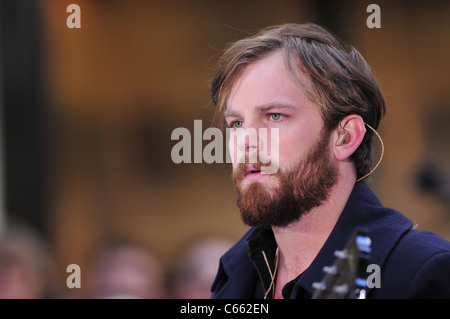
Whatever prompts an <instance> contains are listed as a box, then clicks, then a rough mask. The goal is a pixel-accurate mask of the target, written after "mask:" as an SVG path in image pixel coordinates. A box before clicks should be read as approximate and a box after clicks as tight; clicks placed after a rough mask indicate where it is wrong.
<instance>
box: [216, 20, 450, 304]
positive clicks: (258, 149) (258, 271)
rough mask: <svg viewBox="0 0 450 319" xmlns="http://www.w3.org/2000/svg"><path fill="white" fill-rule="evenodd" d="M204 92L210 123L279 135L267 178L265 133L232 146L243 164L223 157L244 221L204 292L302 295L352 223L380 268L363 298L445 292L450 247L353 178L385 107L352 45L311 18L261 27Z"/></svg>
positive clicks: (366, 166)
mask: <svg viewBox="0 0 450 319" xmlns="http://www.w3.org/2000/svg"><path fill="white" fill-rule="evenodd" d="M211 92H212V98H213V102H214V103H215V105H216V107H217V110H216V121H217V123H218V124H219V125H221V124H225V125H227V126H228V127H229V128H230V130H232V131H233V132H234V131H236V132H239V131H245V130H247V129H251V128H253V129H260V128H264V129H267V130H268V131H269V132H271V131H272V129H274V128H276V129H278V134H279V140H278V141H277V142H278V144H277V152H276V153H277V155H278V156H277V157H278V158H276V157H274V156H272V157H271V158H270V161H278V163H277V167H278V171H277V172H275V173H273V174H264V171H263V168H264V167H265V166H267V165H269V164H267V163H268V162H267V160H265V161H263V160H262V155H261V154H262V150H263V149H270V148H271V147H272V145H271V144H272V143H273V142H271V139H269V138H268V137H267V134H266V135H264V136H263V134H259V135H258V136H257V139H253V140H252V139H250V138H248V137H247V138H244V139H240V141H238V142H237V146H236V147H237V148H238V149H239V150H240V151H241V152H242V153H243V154H244V156H245V159H246V160H245V161H239V160H236V159H234V160H233V181H234V184H235V189H236V195H237V203H238V206H239V208H240V212H241V216H242V219H243V221H244V223H246V224H247V225H249V226H252V227H251V228H250V230H249V231H248V232H247V233H246V234H245V235H244V236H243V237H242V238H241V239H240V240H239V241H238V242H237V243H236V244H235V245H234V246H233V247H232V248H231V249H230V250H229V251H228V252H227V253H225V254H224V255H223V256H222V258H221V259H220V265H219V270H218V273H217V275H216V279H215V281H214V283H213V285H212V288H211V291H212V298H310V297H311V296H312V294H313V292H314V288H313V283H314V282H319V281H320V280H321V278H322V277H323V272H322V268H323V267H324V266H327V265H331V264H333V261H334V259H335V257H334V255H333V252H334V251H335V250H337V249H342V248H343V247H344V246H345V244H346V242H347V241H348V239H349V238H350V237H351V235H352V233H353V231H354V230H355V229H356V228H357V227H359V228H363V229H365V230H366V231H367V232H368V234H369V236H370V238H371V240H372V245H371V252H370V257H371V259H370V263H372V264H375V265H378V266H379V267H380V269H381V274H380V281H381V282H380V283H379V284H378V285H377V286H376V287H374V288H372V289H370V290H369V291H368V292H367V297H369V298H435V297H438V298H439V297H440V298H450V243H448V242H447V241H445V240H443V239H441V238H440V237H438V236H437V235H435V234H432V233H430V232H425V231H418V230H413V224H412V222H411V221H410V220H409V219H407V218H406V217H404V216H403V215H401V214H400V213H399V212H397V211H395V210H392V209H389V208H385V207H383V206H382V205H381V203H380V202H379V201H378V199H377V198H376V196H375V195H374V194H373V193H372V192H371V190H370V189H369V188H368V186H367V185H366V184H365V182H364V181H363V179H364V178H365V177H366V176H367V175H368V174H370V173H371V167H372V137H373V135H374V132H375V130H376V129H377V127H378V124H379V121H380V119H381V117H382V116H383V114H384V112H385V103H384V100H383V97H382V94H381V92H380V89H379V87H378V84H377V82H376V80H375V78H374V77H373V75H372V73H371V70H370V67H369V65H368V64H367V63H366V61H365V60H364V59H363V57H362V56H361V55H360V53H359V52H358V51H357V50H356V49H355V48H353V47H350V46H347V45H345V44H344V43H342V42H341V41H340V40H338V39H337V38H336V37H335V36H334V35H332V34H331V33H330V32H328V31H326V30H325V29H324V28H322V27H320V26H317V25H314V24H305V25H296V24H286V25H281V26H276V27H271V28H267V29H265V30H262V31H261V32H259V33H258V34H256V35H255V36H252V37H250V38H247V39H243V40H240V41H237V42H235V43H233V44H231V45H230V46H229V47H228V49H227V50H226V51H225V52H224V54H223V56H222V57H221V59H220V61H219V67H218V72H217V74H216V76H215V77H214V79H213V81H212V87H211ZM236 134H240V133H236ZM268 134H269V135H270V133H268ZM238 140H239V139H238ZM273 149H275V148H273ZM266 153H267V152H266ZM273 153H275V152H273ZM252 157H253V158H257V161H255V162H251V161H249V159H250V158H252Z"/></svg>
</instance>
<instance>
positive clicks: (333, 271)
mask: <svg viewBox="0 0 450 319" xmlns="http://www.w3.org/2000/svg"><path fill="white" fill-rule="evenodd" d="M322 270H323V272H324V273H326V274H329V275H336V274H337V268H336V267H335V266H324V267H323V268H322Z"/></svg>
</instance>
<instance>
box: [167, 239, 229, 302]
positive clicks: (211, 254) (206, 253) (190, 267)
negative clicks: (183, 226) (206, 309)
mask: <svg viewBox="0 0 450 319" xmlns="http://www.w3.org/2000/svg"><path fill="white" fill-rule="evenodd" d="M231 245H232V242H231V241H229V240H227V239H225V238H219V237H217V238H216V237H211V238H205V239H202V240H197V241H195V242H193V243H190V244H189V245H188V246H187V247H185V248H184V249H183V251H182V253H181V254H180V255H179V257H178V259H177V260H176V262H175V267H174V269H173V272H174V274H173V275H172V278H171V289H170V290H171V297H173V298H175V299H208V298H209V297H210V296H211V291H210V288H211V284H212V282H213V280H214V277H215V274H216V270H217V266H218V260H219V258H220V256H222V255H223V254H224V253H225V252H226V251H227V250H228V249H229V248H230V247H231Z"/></svg>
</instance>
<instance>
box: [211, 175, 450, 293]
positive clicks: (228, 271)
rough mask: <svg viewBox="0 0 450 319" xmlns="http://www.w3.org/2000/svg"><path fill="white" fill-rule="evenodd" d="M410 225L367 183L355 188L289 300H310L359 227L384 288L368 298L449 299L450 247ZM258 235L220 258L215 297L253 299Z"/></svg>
mask: <svg viewBox="0 0 450 319" xmlns="http://www.w3.org/2000/svg"><path fill="white" fill-rule="evenodd" d="M412 226H413V223H412V222H411V221H410V220H409V219H408V218H406V217H405V216H403V215H402V214H400V213H399V212H397V211H395V210H393V209H390V208H386V207H383V206H382V205H381V203H380V202H379V200H378V199H377V197H376V196H375V195H374V194H373V193H372V191H371V190H370V189H369V187H368V186H367V185H366V184H365V183H364V182H359V183H357V184H356V185H355V188H354V189H353V192H352V193H351V195H350V197H349V199H348V201H347V204H346V206H345V208H344V210H343V212H342V214H341V216H340V218H339V220H338V222H337V223H336V225H335V227H334V229H333V231H332V232H331V234H330V236H329V237H328V239H327V241H326V242H325V244H324V245H323V247H322V248H321V250H320V251H319V253H318V255H317V256H316V258H315V259H314V261H313V262H312V264H311V265H310V266H309V267H308V269H306V270H305V271H304V272H303V274H302V275H301V276H300V278H299V280H298V281H297V282H296V284H295V286H294V288H293V289H292V293H291V298H309V297H311V295H312V294H313V291H314V290H313V287H312V284H313V282H318V281H320V280H321V279H322V277H323V272H322V268H323V266H327V265H332V264H333V262H334V259H335V257H334V251H335V250H337V249H342V248H343V247H344V246H345V244H346V242H347V240H348V239H349V238H350V236H351V235H352V233H353V231H354V229H355V228H356V227H362V228H364V229H366V230H367V231H368V232H369V236H370V238H371V239H372V245H371V248H372V251H371V260H370V263H371V264H377V265H379V266H380V267H381V287H380V288H372V289H371V290H370V291H369V293H368V296H367V297H368V298H450V243H449V242H448V241H446V240H444V239H442V238H440V237H439V236H437V235H435V234H433V233H431V232H428V231H419V230H415V229H412V228H413V227H412ZM254 230H255V229H254V228H251V229H250V230H249V231H248V232H247V233H246V234H245V235H244V236H243V237H242V238H241V239H240V240H239V241H238V242H237V243H236V244H235V245H234V246H233V247H232V248H231V249H230V250H229V251H228V252H226V253H225V254H224V255H223V256H222V258H221V259H220V265H219V270H218V272H217V275H216V278H215V280H214V282H213V285H212V287H211V292H212V296H211V297H212V298H231V299H234V298H245V299H250V298H253V297H254V295H255V287H256V286H257V281H258V280H261V279H260V276H259V274H258V272H257V270H256V268H255V266H254V264H253V262H252V260H250V258H249V253H248V247H247V239H248V238H249V236H250V235H251V233H252V232H253V231H254ZM299 244H301V243H299Z"/></svg>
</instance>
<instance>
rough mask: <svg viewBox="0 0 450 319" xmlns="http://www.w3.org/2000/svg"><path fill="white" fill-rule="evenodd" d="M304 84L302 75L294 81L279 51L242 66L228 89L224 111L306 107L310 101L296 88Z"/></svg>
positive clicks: (299, 73) (299, 74) (301, 90)
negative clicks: (304, 105) (275, 106)
mask: <svg viewBox="0 0 450 319" xmlns="http://www.w3.org/2000/svg"><path fill="white" fill-rule="evenodd" d="M297 80H298V81H297ZM305 82H307V79H306V76H305V75H304V74H302V73H301V72H298V74H296V75H295V78H294V76H293V75H292V73H291V72H290V71H289V70H288V69H287V68H286V65H285V63H284V60H283V55H282V53H281V51H279V52H276V53H273V54H270V55H268V56H267V57H264V58H262V59H260V60H258V61H256V62H253V63H251V64H250V65H248V66H246V67H245V69H244V70H243V71H242V73H241V75H240V76H239V77H238V78H237V79H236V81H235V83H234V85H233V86H232V88H231V91H230V95H229V98H228V103H227V105H226V110H225V111H226V112H227V113H230V112H235V111H238V110H242V109H243V108H249V107H256V106H259V105H272V104H280V105H283V104H284V105H303V104H306V103H308V102H309V100H308V98H307V96H306V94H305V92H304V91H303V89H302V88H301V87H300V85H299V83H302V84H303V83H305ZM309 103H310V102H309Z"/></svg>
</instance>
